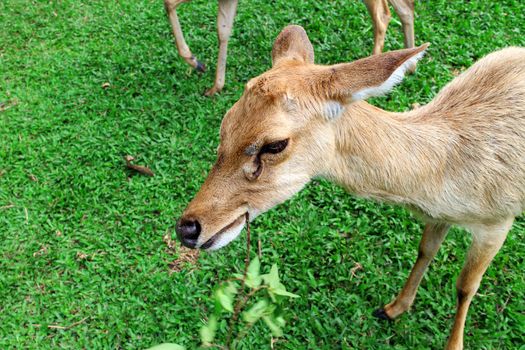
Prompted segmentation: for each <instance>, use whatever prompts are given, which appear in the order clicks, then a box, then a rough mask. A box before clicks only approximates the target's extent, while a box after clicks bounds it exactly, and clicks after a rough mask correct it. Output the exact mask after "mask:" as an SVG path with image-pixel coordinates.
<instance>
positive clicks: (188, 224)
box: [175, 219, 201, 248]
mask: <svg viewBox="0 0 525 350" xmlns="http://www.w3.org/2000/svg"><path fill="white" fill-rule="evenodd" d="M175 231H177V237H179V239H180V242H181V243H182V245H184V246H186V247H188V248H195V246H196V245H197V239H198V238H199V235H200V233H201V225H200V224H199V222H198V221H197V220H185V219H180V220H179V222H178V223H177V226H176V227H175Z"/></svg>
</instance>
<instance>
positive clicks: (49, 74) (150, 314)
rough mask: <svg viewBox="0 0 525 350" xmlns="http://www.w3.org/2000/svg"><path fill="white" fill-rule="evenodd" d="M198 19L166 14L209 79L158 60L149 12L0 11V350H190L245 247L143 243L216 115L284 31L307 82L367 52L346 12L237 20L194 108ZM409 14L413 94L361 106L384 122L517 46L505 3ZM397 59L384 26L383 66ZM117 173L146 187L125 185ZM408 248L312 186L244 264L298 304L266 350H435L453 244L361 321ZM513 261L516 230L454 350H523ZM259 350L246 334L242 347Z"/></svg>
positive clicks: (166, 40)
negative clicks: (388, 314)
mask: <svg viewBox="0 0 525 350" xmlns="http://www.w3.org/2000/svg"><path fill="white" fill-rule="evenodd" d="M216 13H217V3H216V1H195V2H194V3H190V4H184V5H182V6H181V7H180V11H179V17H180V19H181V22H182V26H183V29H184V30H185V34H186V39H187V41H188V44H189V45H190V47H191V48H192V50H193V52H194V54H195V55H196V56H197V57H198V58H199V59H200V60H201V61H203V62H205V63H206V64H207V65H208V67H210V68H212V69H211V71H209V72H208V73H206V74H205V75H200V74H198V73H196V72H194V71H192V70H191V69H189V67H188V66H187V65H186V64H185V63H184V62H183V60H182V59H180V58H179V57H178V55H177V51H176V48H175V46H174V44H173V38H172V35H171V30H170V27H169V23H168V20H167V18H166V16H165V14H164V7H163V3H162V0H140V1H132V0H122V1H72V0H64V1H23V0H4V1H2V2H0V348H2V349H7V348H20V349H26V348H27V349H36V348H38V349H55V348H64V349H80V348H86V349H101V348H104V349H105V348H121V349H143V348H146V347H149V346H152V345H155V344H158V343H162V342H168V341H169V342H177V343H180V344H183V345H186V346H187V347H188V349H193V348H195V347H196V346H197V344H198V341H199V336H198V330H199V328H200V327H201V325H202V323H203V319H204V317H205V316H206V315H207V313H208V311H209V308H210V307H211V306H212V305H211V303H210V301H209V295H210V292H211V289H212V287H213V286H214V285H215V284H216V283H217V282H219V281H221V280H223V279H225V278H227V277H229V276H231V274H232V273H233V272H236V271H238V270H239V269H241V268H242V266H243V258H244V251H245V248H244V245H245V238H241V239H239V240H237V241H235V242H234V243H232V244H231V245H230V246H228V247H227V248H225V249H224V250H221V251H219V252H217V253H214V254H207V253H201V254H200V256H199V257H198V260H197V261H196V263H194V264H184V263H181V262H180V261H179V260H180V259H181V250H180V248H179V246H178V244H177V245H176V247H168V245H167V244H166V242H165V241H166V240H165V239H164V240H163V237H164V236H166V235H167V236H169V235H171V236H173V237H174V223H175V218H176V217H177V216H178V215H179V214H180V213H181V212H182V210H183V209H184V207H185V206H186V204H187V202H188V201H189V200H190V199H191V198H192V196H193V195H194V194H195V193H196V191H197V190H198V188H199V186H200V184H201V183H202V181H203V179H204V178H205V176H206V173H207V171H208V170H209V168H210V166H211V164H212V162H213V161H214V158H215V149H216V147H217V144H218V135H219V133H218V130H219V125H220V121H221V119H222V116H223V114H224V113H225V112H226V110H227V109H228V108H229V107H230V106H231V105H232V104H233V103H234V102H235V101H236V100H237V99H238V98H239V96H240V95H241V93H242V90H243V87H244V84H245V83H246V82H247V80H248V79H249V78H251V77H253V76H256V75H258V74H260V73H262V72H263V71H265V70H267V69H268V67H269V66H270V50H271V46H272V43H273V40H274V38H275V37H276V35H277V34H278V33H279V31H280V30H281V29H282V28H283V27H284V26H285V25H287V24H289V23H296V24H301V25H303V26H304V27H305V28H306V30H307V31H308V33H309V35H310V38H311V40H312V42H313V45H314V48H315V50H316V57H317V62H320V63H327V64H328V63H338V62H344V61H351V60H354V59H356V58H359V57H363V56H366V55H368V54H369V53H370V52H371V50H372V41H373V35H372V28H371V25H372V24H371V20H370V19H369V17H368V15H367V13H366V11H365V6H364V5H363V4H362V3H361V2H359V1H347V0H344V1H343V0H337V1H326V2H325V1H322V2H321V1H319V2H315V4H314V2H312V1H306V0H298V1H282V0H278V1H262V0H257V1H241V3H240V5H239V10H238V16H237V18H236V21H235V27H234V31H233V36H232V40H231V41H230V50H229V57H228V70H227V81H226V87H225V90H224V91H223V93H221V94H220V95H218V96H216V97H213V98H206V97H203V96H202V93H203V92H204V90H205V89H206V88H208V87H210V86H211V85H212V80H213V67H214V65H215V60H216V57H217V38H216V34H215V18H216ZM416 14H417V17H416V43H417V44H420V43H423V42H430V43H431V44H432V45H431V46H430V48H429V51H428V55H427V57H426V58H425V59H423V60H422V61H421V62H420V64H419V68H418V71H417V73H416V74H415V75H412V76H409V77H407V79H405V82H404V83H403V84H402V85H400V86H399V87H398V88H396V89H395V91H394V92H393V93H392V94H390V95H389V96H388V97H385V98H381V99H375V100H373V101H372V102H373V103H374V104H376V105H379V106H381V107H383V108H386V109H389V110H406V109H408V108H410V105H411V104H412V103H415V102H419V103H426V102H428V101H429V100H430V99H432V97H433V96H435V94H436V93H437V91H438V90H439V89H440V88H441V87H443V86H444V85H445V84H446V83H447V82H448V81H450V80H451V79H452V78H453V77H454V75H455V74H457V73H458V72H460V71H462V70H463V69H464V68H465V67H468V66H469V65H471V64H472V63H473V62H474V61H476V60H477V59H479V58H480V57H482V56H483V55H485V54H487V53H489V52H491V51H494V50H497V49H499V48H502V47H505V46H509V45H521V46H525V2H523V1H519V0H502V1H481V0H479V1H444V0H436V1H418V2H417V4H416ZM402 42H403V38H402V34H401V25H400V23H399V21H398V20H397V19H396V18H394V20H393V21H392V22H391V25H390V29H389V32H388V35H387V41H386V45H385V46H386V47H385V49H387V50H389V49H398V48H401V47H402ZM105 83H109V86H108V87H106V88H103V87H102V85H103V84H105ZM126 154H130V155H133V156H135V158H136V159H137V164H144V165H148V166H149V167H150V168H151V169H152V170H153V171H154V172H155V176H154V177H145V176H131V175H132V174H131V173H130V172H129V171H128V170H126V169H125V166H124V161H123V159H122V157H123V156H124V155H126ZM420 231H421V223H420V222H418V221H417V220H416V219H415V218H413V217H412V216H411V215H410V214H409V213H408V212H407V211H405V210H403V209H400V208H394V207H391V206H388V205H383V204H378V203H374V202H370V201H366V200H361V199H356V198H355V197H352V196H350V195H348V194H346V193H345V192H344V191H343V190H341V189H339V188H337V187H336V186H334V185H331V184H329V183H327V182H325V181H314V182H313V183H311V184H310V185H309V186H308V187H307V188H306V189H305V190H304V191H302V192H301V193H300V194H299V195H297V196H295V197H294V198H293V199H292V200H290V201H288V202H286V203H285V204H283V205H280V206H279V207H278V208H276V209H274V210H272V211H271V212H269V213H267V214H265V215H263V216H261V217H259V218H257V220H255V222H254V224H253V227H252V234H253V235H254V236H255V238H257V237H259V238H260V239H261V242H262V253H263V257H262V262H263V264H265V266H266V267H269V266H270V265H271V264H272V263H275V262H276V263H278V264H279V266H280V270H281V273H282V275H283V280H284V283H285V285H286V286H287V288H288V290H290V291H291V292H293V293H296V294H299V295H300V296H301V298H299V299H293V300H292V301H291V302H290V304H289V309H288V310H287V321H288V322H287V325H286V326H285V336H284V337H283V338H282V339H280V340H279V341H277V342H276V343H275V344H274V348H275V349H387V348H388V349H391V348H393V349H429V348H430V349H440V348H443V347H444V344H445V341H446V339H447V336H448V334H449V331H450V329H451V327H452V317H453V315H454V307H455V278H456V276H457V275H458V272H459V269H460V267H461V264H462V261H463V258H464V255H465V251H466V249H467V247H468V244H469V241H470V238H469V235H468V234H466V232H464V231H463V230H460V229H454V230H452V231H451V233H450V234H449V236H448V238H447V240H446V241H445V243H444V244H443V247H442V249H441V250H440V252H439V253H438V255H437V257H436V259H435V261H434V263H433V264H432V265H431V267H430V269H429V271H428V273H427V275H426V277H425V279H424V281H423V283H422V286H421V288H420V290H419V294H418V297H417V299H416V302H415V305H414V307H413V308H412V310H411V311H410V312H408V313H406V314H404V315H403V316H402V317H400V318H399V319H398V320H396V321H395V322H393V323H385V322H382V321H379V320H377V319H375V318H374V317H372V316H371V313H372V311H373V310H374V309H376V308H378V307H380V306H382V305H383V304H385V303H387V302H389V301H390V300H391V299H392V298H393V297H394V296H395V295H396V294H397V292H398V291H399V290H400V288H401V287H402V285H403V283H404V281H405V279H406V277H407V276H408V273H409V271H410V268H411V266H412V264H413V262H414V261H415V258H416V256H417V245H418V241H419V237H420ZM243 237H244V236H243ZM253 243H254V246H253V248H254V249H255V248H256V246H255V245H256V242H253ZM524 248H525V220H524V219H523V218H521V219H518V220H517V222H516V224H515V225H514V228H513V230H512V232H511V233H510V235H509V237H508V239H507V242H506V244H505V245H504V247H503V248H502V250H501V251H500V253H499V254H498V256H497V257H496V258H495V260H494V262H493V264H492V265H491V267H490V268H489V270H488V272H487V273H486V275H485V278H484V279H483V282H482V284H481V288H480V290H479V294H478V295H477V296H476V297H475V299H474V302H473V303H472V306H471V308H470V313H469V317H468V319H467V325H466V339H465V344H466V347H467V348H468V349H519V348H520V347H521V349H524V348H525V347H524V344H525V334H524V333H525V302H524V299H525V275H524V273H523V271H525V261H524V256H525V255H524V253H525V249H524ZM356 266H360V268H357V269H354V268H355V267H356ZM78 322H79V323H78ZM77 323H78V324H77ZM53 325H60V326H64V327H68V326H72V327H70V328H67V329H56V328H53V327H49V326H53ZM221 327H225V324H222V325H221ZM270 341H271V339H270V336H269V335H268V334H267V330H266V328H265V326H264V325H263V324H260V325H257V326H256V327H254V329H253V332H252V333H250V334H249V336H248V337H247V338H246V340H245V341H244V342H243V346H242V348H243V349H266V348H269V347H270Z"/></svg>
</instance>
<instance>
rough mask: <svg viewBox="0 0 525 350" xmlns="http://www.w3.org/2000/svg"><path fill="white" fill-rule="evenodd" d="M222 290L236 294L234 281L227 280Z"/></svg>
mask: <svg viewBox="0 0 525 350" xmlns="http://www.w3.org/2000/svg"><path fill="white" fill-rule="evenodd" d="M224 292H225V293H226V294H228V295H230V296H232V297H233V296H234V295H235V294H237V284H235V282H228V284H227V285H226V287H225V288H224Z"/></svg>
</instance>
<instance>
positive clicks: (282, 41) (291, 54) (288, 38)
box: [272, 25, 314, 66]
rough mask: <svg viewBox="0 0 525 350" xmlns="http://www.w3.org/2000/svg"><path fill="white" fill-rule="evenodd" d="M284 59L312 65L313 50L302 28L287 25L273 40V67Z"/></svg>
mask: <svg viewBox="0 0 525 350" xmlns="http://www.w3.org/2000/svg"><path fill="white" fill-rule="evenodd" d="M285 59H287V60H296V61H300V62H304V63H314V48H313V46H312V43H311V42H310V39H308V35H307V34H306V31H305V30H304V29H303V27H301V26H297V25H289V26H287V27H285V28H284V29H283V30H282V31H281V33H279V35H278V36H277V39H275V43H274V44H273V48H272V64H273V66H275V65H276V64H277V63H278V62H280V61H281V60H285Z"/></svg>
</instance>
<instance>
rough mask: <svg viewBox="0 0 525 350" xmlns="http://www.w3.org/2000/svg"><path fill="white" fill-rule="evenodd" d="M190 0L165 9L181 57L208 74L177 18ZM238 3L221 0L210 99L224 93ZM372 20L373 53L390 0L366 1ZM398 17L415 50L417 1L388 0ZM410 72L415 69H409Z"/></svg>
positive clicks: (168, 0)
mask: <svg viewBox="0 0 525 350" xmlns="http://www.w3.org/2000/svg"><path fill="white" fill-rule="evenodd" d="M190 1H191V0H164V6H165V8H166V12H167V14H168V17H169V19H170V23H171V28H172V30H173V36H174V37H175V43H176V45H177V49H178V51H179V55H180V56H181V57H182V58H183V59H184V60H185V61H186V62H187V63H188V64H189V65H190V66H192V67H193V68H195V69H196V70H197V71H199V72H204V71H205V66H204V64H202V63H201V62H200V61H199V60H197V58H196V57H195V56H194V55H193V54H192V53H191V50H190V48H189V47H188V45H187V44H186V41H185V40H184V35H183V33H182V28H181V26H180V23H179V18H178V16H177V7H178V6H179V5H180V4H182V3H183V2H190ZM237 2H238V0H219V11H218V12H219V13H218V15H217V36H218V38H219V57H218V58H217V68H216V71H215V83H214V85H213V87H212V88H210V89H209V90H207V91H206V92H205V95H206V96H211V95H213V94H215V93H217V92H219V91H221V90H222V88H223V87H224V81H225V75H226V57H227V55H228V53H227V52H228V41H229V40H230V35H231V31H232V28H233V19H234V18H235V12H236V10H237ZM363 2H364V3H365V5H366V8H367V9H368V12H369V13H370V16H371V17H372V21H373V27H374V51H373V52H374V54H379V53H381V51H382V50H383V46H384V42H385V33H386V29H387V27H388V22H389V21H390V10H389V9H388V3H387V0H363ZM388 2H390V4H392V7H393V8H394V10H395V11H396V13H397V14H398V16H399V18H400V19H401V23H402V25H403V31H404V34H405V47H414V0H388ZM409 68H410V70H411V71H413V70H414V69H415V66H413V67H409Z"/></svg>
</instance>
